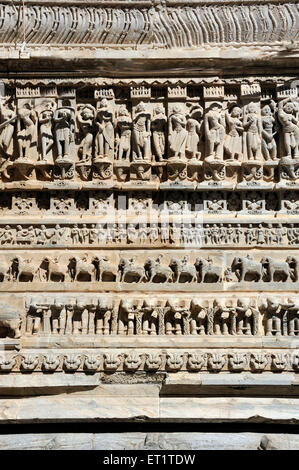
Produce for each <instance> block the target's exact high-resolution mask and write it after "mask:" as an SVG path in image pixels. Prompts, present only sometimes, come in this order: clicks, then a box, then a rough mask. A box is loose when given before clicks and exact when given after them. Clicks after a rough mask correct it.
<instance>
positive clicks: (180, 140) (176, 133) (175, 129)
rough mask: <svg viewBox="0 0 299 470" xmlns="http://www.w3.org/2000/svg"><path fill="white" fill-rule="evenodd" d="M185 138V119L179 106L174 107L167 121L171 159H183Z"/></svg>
mask: <svg viewBox="0 0 299 470" xmlns="http://www.w3.org/2000/svg"><path fill="white" fill-rule="evenodd" d="M187 136H188V132H187V131H186V118H185V116H184V115H183V113H182V110H181V108H180V106H178V105H176V106H174V108H173V111H172V114H171V115H170V116H169V120H168V142H169V152H170V154H171V157H172V158H182V159H185V151H186V140H187Z"/></svg>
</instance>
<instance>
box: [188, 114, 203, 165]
mask: <svg viewBox="0 0 299 470" xmlns="http://www.w3.org/2000/svg"><path fill="white" fill-rule="evenodd" d="M202 116H203V109H202V107H201V106H200V105H194V106H192V107H191V109H190V113H189V116H188V117H187V123H186V130H187V132H188V135H187V141H186V155H187V156H188V158H191V159H192V158H195V159H199V157H200V152H199V147H198V146H199V142H200V139H201V138H202V132H201V124H200V120H201V118H202Z"/></svg>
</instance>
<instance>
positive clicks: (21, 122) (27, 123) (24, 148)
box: [17, 102, 37, 158]
mask: <svg viewBox="0 0 299 470" xmlns="http://www.w3.org/2000/svg"><path fill="white" fill-rule="evenodd" d="M33 108H34V106H33V104H32V103H29V102H27V103H24V104H23V105H22V107H21V108H19V109H18V121H17V139H18V149H19V158H28V157H30V151H31V150H32V147H33V145H35V144H36V142H37V126H36V123H37V115H36V112H35V110H34V109H33Z"/></svg>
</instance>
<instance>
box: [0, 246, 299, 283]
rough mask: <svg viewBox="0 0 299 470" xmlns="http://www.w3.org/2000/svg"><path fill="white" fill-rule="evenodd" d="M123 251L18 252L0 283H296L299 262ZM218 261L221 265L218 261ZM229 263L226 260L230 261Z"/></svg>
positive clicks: (2, 270) (0, 269) (2, 268)
mask: <svg viewBox="0 0 299 470" xmlns="http://www.w3.org/2000/svg"><path fill="white" fill-rule="evenodd" d="M136 258H138V257H137V256H136V255H133V256H131V257H128V256H122V255H121V256H120V257H119V261H118V262H117V261H112V260H111V259H110V257H109V255H104V256H103V255H95V254H93V255H89V254H88V253H84V254H82V253H78V254H76V253H74V254H73V255H71V256H66V255H63V254H58V253H56V254H55V255H49V254H44V255H39V256H38V257H35V256H34V253H31V254H30V255H29V256H28V255H27V256H24V255H21V254H19V253H18V252H16V253H13V254H12V255H11V256H10V259H8V256H5V258H4V259H3V261H2V260H1V264H0V275H1V277H2V282H13V283H14V282H34V281H35V282H51V281H53V282H65V281H69V282H95V281H98V282H120V283H149V282H150V283H164V284H168V283H223V282H239V283H240V282H265V283H267V282H268V283H273V282H275V283H276V282H283V283H294V282H295V283H297V282H298V280H299V265H298V259H297V257H296V256H293V255H289V256H288V257H287V258H286V259H285V260H282V259H281V258H280V259H279V260H277V259H276V257H275V258H272V257H271V256H268V255H264V256H263V257H262V258H261V259H260V260H256V259H254V258H253V256H252V255H251V254H247V255H246V256H245V255H240V254H238V255H237V256H231V258H232V261H231V264H229V261H228V260H227V261H225V262H224V263H225V264H223V261H221V260H220V261H214V260H213V259H212V258H211V256H208V257H207V258H205V257H203V256H198V257H196V259H195V260H193V261H191V260H190V259H189V258H190V257H189V256H188V255H184V256H179V257H175V256H173V257H169V256H168V258H169V259H168V261H167V260H165V261H164V258H163V254H159V255H158V256H156V257H155V256H154V257H151V258H148V259H147V260H144V259H143V260H142V259H136ZM219 263H220V264H221V265H220V266H219ZM227 263H228V264H227Z"/></svg>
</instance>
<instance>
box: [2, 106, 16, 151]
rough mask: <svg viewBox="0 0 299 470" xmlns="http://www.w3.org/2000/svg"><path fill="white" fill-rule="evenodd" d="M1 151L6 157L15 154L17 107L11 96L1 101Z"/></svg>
mask: <svg viewBox="0 0 299 470" xmlns="http://www.w3.org/2000/svg"><path fill="white" fill-rule="evenodd" d="M0 116H1V124H0V130H1V134H0V153H1V156H3V157H4V158H5V159H7V158H10V157H11V156H12V155H13V134H14V131H15V122H16V118H17V115H16V108H15V106H14V104H13V103H12V101H11V100H10V97H8V98H7V99H6V100H5V101H4V102H3V101H1V102H0Z"/></svg>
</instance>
